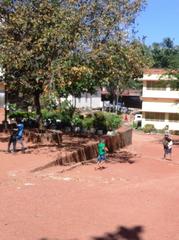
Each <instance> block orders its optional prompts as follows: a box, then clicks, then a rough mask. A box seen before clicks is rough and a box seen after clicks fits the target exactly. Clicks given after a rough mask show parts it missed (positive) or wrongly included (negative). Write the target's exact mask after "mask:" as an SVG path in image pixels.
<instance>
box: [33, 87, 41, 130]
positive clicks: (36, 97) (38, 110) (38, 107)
mask: <svg viewBox="0 0 179 240" xmlns="http://www.w3.org/2000/svg"><path fill="white" fill-rule="evenodd" d="M34 105H35V109H36V115H37V117H36V119H37V122H38V124H39V127H40V128H41V127H42V113H41V105H40V93H39V92H35V93H34Z"/></svg>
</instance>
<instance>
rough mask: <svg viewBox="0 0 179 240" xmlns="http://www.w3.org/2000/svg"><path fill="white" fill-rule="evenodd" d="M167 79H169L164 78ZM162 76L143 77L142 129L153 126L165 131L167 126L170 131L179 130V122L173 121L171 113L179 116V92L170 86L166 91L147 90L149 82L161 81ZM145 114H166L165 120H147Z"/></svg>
mask: <svg viewBox="0 0 179 240" xmlns="http://www.w3.org/2000/svg"><path fill="white" fill-rule="evenodd" d="M164 78H166V79H167V77H164ZM159 80H161V75H158V74H150V75H145V74H144V77H143V92H142V99H143V102H142V112H143V117H142V127H144V126H145V125H146V124H153V125H154V126H155V128H156V129H164V128H165V127H166V125H168V126H169V129H170V130H179V121H177V120H176V121H171V120H168V119H169V117H168V116H169V113H178V114H179V91H173V90H172V89H170V87H169V86H167V87H166V89H147V87H146V86H147V81H159ZM145 112H155V113H157V112H158V113H165V119H164V120H149V119H145Z"/></svg>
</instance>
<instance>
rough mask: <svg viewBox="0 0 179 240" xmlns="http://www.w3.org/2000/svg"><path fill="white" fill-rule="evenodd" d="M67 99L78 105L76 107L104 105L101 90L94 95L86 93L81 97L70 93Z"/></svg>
mask: <svg viewBox="0 0 179 240" xmlns="http://www.w3.org/2000/svg"><path fill="white" fill-rule="evenodd" d="M61 100H62V101H64V100H65V99H64V98H61ZM67 100H68V101H70V102H71V104H72V105H73V106H76V108H84V109H98V108H102V107H103V102H102V100H101V92H100V91H98V92H97V93H96V94H93V95H91V94H89V93H84V94H82V95H81V97H80V98H75V97H74V96H72V95H70V96H69V97H68V98H67Z"/></svg>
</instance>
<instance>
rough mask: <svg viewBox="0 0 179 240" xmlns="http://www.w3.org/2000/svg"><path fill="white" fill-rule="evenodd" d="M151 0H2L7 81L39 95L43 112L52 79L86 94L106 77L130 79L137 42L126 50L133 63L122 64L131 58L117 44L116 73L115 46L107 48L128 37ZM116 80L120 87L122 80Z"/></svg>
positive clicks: (64, 89) (0, 27) (0, 30)
mask: <svg viewBox="0 0 179 240" xmlns="http://www.w3.org/2000/svg"><path fill="white" fill-rule="evenodd" d="M145 2H146V1H145V0H133V1H123V0H113V1H96V0H90V1H81V0H66V1H55V0H38V1H34V0H29V1H20V0H17V1H10V0H2V1H1V3H0V18H1V20H2V19H3V21H1V24H0V39H1V42H0V51H1V53H2V54H1V58H0V61H1V62H0V64H2V67H3V70H4V71H5V75H4V80H5V81H6V83H7V87H8V88H9V89H11V88H12V89H18V90H19V92H23V93H26V94H29V96H33V97H34V105H35V107H36V112H37V114H38V115H39V116H40V114H41V105H40V101H39V99H40V96H41V94H42V93H43V92H44V91H49V89H50V88H51V85H52V83H53V86H55V87H56V88H58V91H59V92H61V93H63V94H66V95H68V94H69V93H72V92H73V93H74V94H76V95H80V94H81V93H82V92H83V91H89V92H93V91H94V89H95V87H96V86H99V85H100V84H101V83H104V82H105V81H108V82H109V81H110V80H112V79H114V80H115V81H116V82H117V83H119V80H120V81H122V80H121V79H125V80H127V76H129V72H130V69H131V68H132V69H133V70H132V71H131V72H135V75H136V69H138V66H137V65H136V63H137V62H138V60H140V59H141V58H140V54H133V51H134V49H135V48H133V50H132V51H131V50H130V49H131V48H130V49H128V48H126V56H128V55H127V52H129V55H130V57H129V58H128V60H127V64H125V63H124V64H122V61H124V60H125V58H122V57H121V54H120V55H119V56H118V54H119V51H116V52H117V53H116V54H115V46H114V47H113V49H112V53H113V55H114V56H113V60H112V61H113V62H114V65H115V66H114V65H113V67H112V69H111V71H110V74H111V75H110V74H109V73H108V70H109V69H110V67H111V66H112V65H110V64H108V63H107V62H106V59H109V57H110V54H111V52H110V51H109V53H107V49H108V46H109V44H108V43H109V42H111V40H114V41H115V42H117V43H119V45H120V44H122V43H123V42H125V43H127V42H128V40H129V39H130V34H129V33H131V32H132V29H133V28H132V24H133V23H134V20H135V18H136V16H137V14H138V13H139V12H140V11H141V10H142V9H143V6H144V5H145ZM136 49H137V48H136ZM106 54H107V55H106ZM101 56H103V57H102V59H101ZM134 56H135V57H134ZM76 59H77V60H78V61H76ZM120 59H122V60H121V61H120V65H119V64H118V62H119V60H120ZM124 62H125V61H124ZM134 65H135V66H134ZM119 66H120V67H121V66H122V68H120V67H119ZM139 66H140V67H141V63H139ZM125 68H127V70H126V69H125ZM134 69H135V70H134ZM117 70H119V71H121V72H122V71H123V72H124V74H120V77H121V76H122V77H124V76H125V78H119V77H118V74H117ZM113 72H114V73H113ZM126 72H127V73H128V74H126ZM137 72H138V70H137ZM130 76H131V74H130ZM132 76H134V74H133V75H132ZM115 86H118V88H119V84H117V85H115ZM64 116H65V113H64V112H62V117H64Z"/></svg>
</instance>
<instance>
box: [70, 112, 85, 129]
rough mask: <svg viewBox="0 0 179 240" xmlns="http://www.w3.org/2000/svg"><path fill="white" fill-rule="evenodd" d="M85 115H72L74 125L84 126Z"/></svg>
mask: <svg viewBox="0 0 179 240" xmlns="http://www.w3.org/2000/svg"><path fill="white" fill-rule="evenodd" d="M82 124H83V117H82V116H81V115H80V114H77V113H75V114H74V115H73V117H72V125H73V126H74V127H82Z"/></svg>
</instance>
